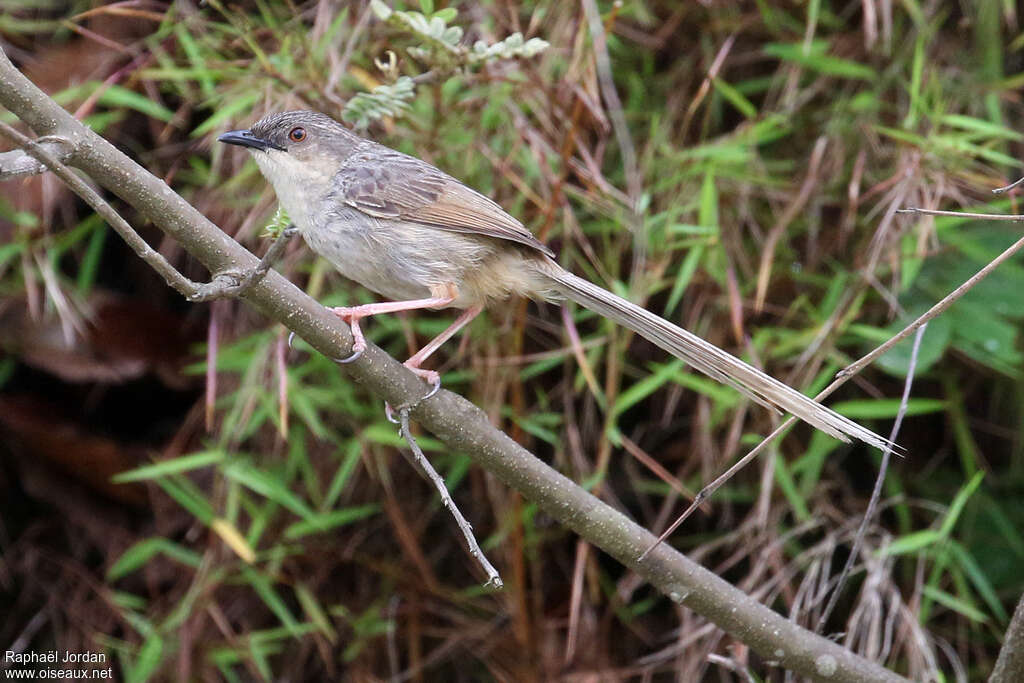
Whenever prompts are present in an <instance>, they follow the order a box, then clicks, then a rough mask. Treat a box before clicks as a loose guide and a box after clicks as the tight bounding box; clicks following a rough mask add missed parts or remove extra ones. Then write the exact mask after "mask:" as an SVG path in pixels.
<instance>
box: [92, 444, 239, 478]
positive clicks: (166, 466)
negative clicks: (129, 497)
mask: <svg viewBox="0 0 1024 683" xmlns="http://www.w3.org/2000/svg"><path fill="white" fill-rule="evenodd" d="M225 457H226V455H225V453H224V451H219V450H217V451H204V452H202V453H193V454H192V455H183V456H181V457H180V458H172V459H170V460H163V461H161V462H158V463H156V464H154V465H145V466H143V467H137V468H136V469H134V470H128V471H126V472H121V473H119V474H115V475H114V476H113V477H111V481H113V482H114V483H116V484H124V483H126V482H131V481H143V480H146V479H157V478H159V477H166V476H168V475H171V474H180V473H181V472H188V471H189V470H195V469H199V468H200V467H209V466H210V465H215V464H217V463H219V462H222V461H223V460H224V458H225Z"/></svg>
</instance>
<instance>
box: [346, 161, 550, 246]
mask: <svg viewBox="0 0 1024 683" xmlns="http://www.w3.org/2000/svg"><path fill="white" fill-rule="evenodd" d="M334 186H335V188H337V192H338V194H339V199H340V200H341V201H343V202H344V203H345V204H348V205H349V206H351V207H353V208H355V209H358V210H360V211H362V212H363V213H366V214H369V215H370V216H375V217H377V218H394V219H403V220H408V221H415V222H417V223H425V224H427V225H432V226H435V227H437V228H440V229H441V230H450V231H452V232H465V233H470V234H474V235H485V236H487V237H496V238H498V239H503V240H509V241H511V242H517V243H519V244H523V245H525V246H527V247H531V248H533V249H536V250H538V251H540V252H541V253H543V254H546V255H548V256H552V257H553V256H554V253H553V252H552V251H551V250H550V249H549V248H548V247H547V246H545V245H544V243H542V242H541V241H540V240H538V239H537V238H536V237H534V236H533V234H532V233H531V232H530V231H529V230H527V229H526V228H525V227H523V224H522V223H520V222H519V221H517V220H516V219H515V218H513V217H512V216H510V215H508V214H507V213H506V212H505V210H504V209H502V208H501V207H500V206H498V205H497V204H495V203H494V202H493V201H491V200H490V199H488V198H487V197H485V196H483V195H482V194H480V193H479V192H477V191H475V190H472V189H470V188H468V187H466V186H465V185H463V184H462V183H460V182H459V181H458V180H456V179H455V178H452V177H451V176H449V175H448V174H446V173H443V172H442V171H440V170H438V169H436V168H434V167H433V166H431V165H430V164H428V163H426V162H425V161H420V160H419V159H416V158H413V157H410V156H407V155H405V154H401V153H400V152H395V151H393V150H391V149H388V148H387V147H381V146H379V145H374V146H373V147H372V148H371V149H370V150H368V151H365V152H357V153H355V154H353V155H352V156H350V157H349V158H348V160H347V161H346V162H345V164H344V166H342V168H341V169H340V170H339V171H338V173H337V175H335V177H334Z"/></svg>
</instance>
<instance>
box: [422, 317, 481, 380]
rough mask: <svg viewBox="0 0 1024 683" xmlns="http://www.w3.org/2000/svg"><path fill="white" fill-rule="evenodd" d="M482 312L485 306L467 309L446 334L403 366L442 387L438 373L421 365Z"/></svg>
mask: <svg viewBox="0 0 1024 683" xmlns="http://www.w3.org/2000/svg"><path fill="white" fill-rule="evenodd" d="M482 310H484V307H483V306H473V307H472V308H467V309H466V310H465V311H463V312H462V315H460V316H459V317H458V318H456V319H455V322H453V323H452V324H451V325H449V326H448V329H446V330H445V331H444V332H442V333H441V334H439V335H437V336H436V337H434V338H433V339H432V340H430V342H429V343H427V345H426V346H424V347H423V348H422V349H420V350H419V351H417V352H416V355H414V356H413V357H412V358H410V359H409V360H407V361H405V362H404V363H403V364H402V365H404V366H405V367H407V368H409V369H410V370H412V371H413V372H415V373H416V374H417V375H419V376H420V377H422V378H423V379H425V380H427V381H428V382H430V383H431V384H436V385H437V386H440V385H441V380H440V378H439V377H438V376H437V373H436V372H434V371H433V370H423V369H421V368H420V364H421V363H422V362H423V361H425V360H426V359H427V358H429V357H430V354H432V353H434V351H437V350H438V349H439V348H441V346H442V345H443V344H444V343H445V342H446V341H448V340H449V339H451V338H452V337H454V336H455V335H456V334H457V333H458V331H459V330H461V329H462V328H463V327H465V326H466V325H468V324H469V323H470V321H471V320H473V318H475V317H477V316H478V315H480V311H482Z"/></svg>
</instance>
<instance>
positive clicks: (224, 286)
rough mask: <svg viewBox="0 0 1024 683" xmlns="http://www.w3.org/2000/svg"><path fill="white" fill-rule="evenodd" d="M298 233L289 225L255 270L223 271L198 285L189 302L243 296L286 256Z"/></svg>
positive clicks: (296, 229) (293, 226)
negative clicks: (289, 243) (286, 250)
mask: <svg viewBox="0 0 1024 683" xmlns="http://www.w3.org/2000/svg"><path fill="white" fill-rule="evenodd" d="M298 232H299V231H298V228H296V227H295V225H294V224H292V225H289V226H288V227H287V228H285V229H284V230H282V231H281V234H280V235H278V236H277V239H275V240H274V243H273V244H271V245H270V248H269V249H267V253H266V254H264V255H263V258H261V259H260V262H259V263H258V264H256V267H255V268H250V269H249V270H246V271H244V272H242V271H236V270H224V271H221V272H220V273H218V274H217V277H215V278H214V279H213V280H211V281H210V282H206V283H203V284H200V285H196V291H195V292H193V293H192V294H190V295H189V297H188V300H189V301H193V302H202V301H212V300H213V299H226V298H235V297H239V296H242V295H243V294H245V293H246V292H247V291H248V290H250V289H251V288H252V287H253V285H255V284H256V283H257V282H259V281H260V280H262V279H263V278H264V277H265V276H266V274H267V273H269V272H270V267H271V266H273V265H274V263H275V262H276V261H277V260H278V259H280V258H281V255H282V254H284V250H285V248H286V247H287V246H288V241H289V240H291V238H292V237H294V236H295V235H297V234H298Z"/></svg>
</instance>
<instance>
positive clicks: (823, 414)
mask: <svg viewBox="0 0 1024 683" xmlns="http://www.w3.org/2000/svg"><path fill="white" fill-rule="evenodd" d="M538 266H539V269H540V271H541V273H542V274H543V275H544V276H545V277H546V279H548V280H549V283H550V286H551V288H552V289H554V290H555V291H556V292H558V293H559V294H561V295H563V296H565V297H566V298H568V299H572V300H573V301H575V302H576V303H578V304H580V305H581V306H584V307H586V308H589V309H590V310H592V311H594V312H595V313H600V314H601V315H603V316H605V317H606V318H610V319H611V320H614V321H615V322H617V323H619V324H620V325H623V326H625V327H628V328H629V329H631V330H633V331H634V332H636V333H637V334H639V335H641V336H643V337H645V338H647V339H649V340H650V341H652V342H653V343H655V344H657V345H658V346H660V347H661V348H663V349H665V350H666V351H668V352H669V353H671V354H672V355H673V356H675V357H677V358H681V359H682V360H684V361H686V362H687V363H689V364H690V365H691V366H693V367H694V368H696V369H697V370H700V371H701V372H703V373H705V374H707V375H709V376H711V377H713V378H714V379H716V380H718V381H719V382H722V383H723V384H730V385H732V386H734V387H736V388H737V389H738V390H739V391H741V392H742V393H744V394H745V395H747V396H749V397H750V398H751V399H753V400H754V401H757V402H758V403H760V404H761V405H764V406H767V407H769V408H779V409H782V410H784V411H786V412H788V413H791V414H793V415H795V416H796V417H798V418H800V419H801V420H803V421H804V422H807V423H809V424H811V425H814V426H815V427H817V428H818V429H820V430H821V431H823V432H825V433H826V434H829V435H830V436H833V437H835V438H837V439H840V440H842V441H847V442H848V441H849V440H850V437H853V438H855V439H860V440H861V441H863V442H865V443H868V444H870V445H872V446H874V447H875V448H878V449H880V450H884V449H885V448H886V447H894V444H892V443H891V442H890V441H889V440H888V439H885V438H882V437H881V436H879V435H877V434H875V433H874V432H872V431H871V430H870V429H865V428H864V427H861V426H860V425H859V424H857V423H856V422H854V421H853V420H850V419H847V418H845V417H843V416H842V415H840V414H839V413H837V412H835V411H834V410H830V409H829V408H826V407H825V406H823V405H821V404H820V403H817V402H816V401H814V400H813V399H811V398H809V397H807V396H804V395H803V394H801V393H800V392H799V391H796V390H795V389H793V388H791V387H789V386H787V385H785V384H783V383H782V382H780V381H778V380H777V379H774V378H772V377H769V376H768V375H766V374H765V373H763V372H761V371H760V370H758V369H757V368H755V367H752V366H750V365H748V364H747V363H744V362H743V361H741V360H740V359H739V358H736V357H735V356H732V355H731V354H729V353H726V352H725V351H723V350H721V349H720V348H718V347H717V346H714V345H713V344H710V343H708V342H706V341H704V340H703V339H701V338H700V337H698V336H697V335H695V334H692V333H690V332H687V331H686V330H684V329H682V328H681V327H677V326H675V325H673V324H672V323H670V322H668V321H667V320H665V319H663V318H660V317H658V316H657V315H655V314H653V313H651V312H650V311H648V310H645V309H644V308H641V307H640V306H637V305H636V304H633V303H630V302H629V301H626V300H625V299H623V298H621V297H618V296H616V295H614V294H612V293H611V292H609V291H607V290H605V289H602V288H601V287H598V286H597V285H595V284H593V283H591V282H588V281H586V280H584V279H582V278H579V277H576V276H575V275H573V274H572V273H570V272H568V271H567V270H565V269H563V268H562V267H560V266H559V265H558V264H556V263H555V262H553V261H547V260H546V261H544V262H542V263H539V264H538Z"/></svg>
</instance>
